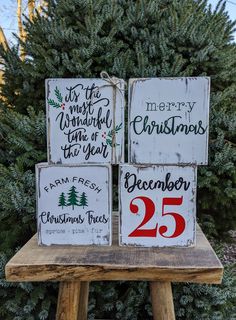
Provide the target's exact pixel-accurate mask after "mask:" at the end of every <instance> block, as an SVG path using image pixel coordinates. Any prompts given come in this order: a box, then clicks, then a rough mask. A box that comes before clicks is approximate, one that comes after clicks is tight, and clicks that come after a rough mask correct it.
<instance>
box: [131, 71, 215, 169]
mask: <svg viewBox="0 0 236 320" xmlns="http://www.w3.org/2000/svg"><path fill="white" fill-rule="evenodd" d="M209 91H210V78H207V77H198V78H149V79H131V80H130V81H129V160H130V162H131V163H134V164H135V163H136V164H142V163H152V164H157V163H158V164H197V165H204V164H207V161H208V131H209Z"/></svg>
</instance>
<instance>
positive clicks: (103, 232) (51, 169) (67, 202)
mask: <svg viewBox="0 0 236 320" xmlns="http://www.w3.org/2000/svg"><path fill="white" fill-rule="evenodd" d="M36 181H37V185H36V186H37V220H38V243H39V244H42V245H52V244H72V245H90V244H96V245H110V244H111V212H112V203H111V169H110V166H108V165H80V166H66V165H59V166H55V165H54V166H53V165H48V164H46V163H41V164H37V165H36Z"/></svg>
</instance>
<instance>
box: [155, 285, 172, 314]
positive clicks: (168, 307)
mask: <svg viewBox="0 0 236 320" xmlns="http://www.w3.org/2000/svg"><path fill="white" fill-rule="evenodd" d="M150 291H151V299H152V313H153V319H154V320H175V310H174V303H173V295H172V289H171V283H170V282H154V281H152V282H150Z"/></svg>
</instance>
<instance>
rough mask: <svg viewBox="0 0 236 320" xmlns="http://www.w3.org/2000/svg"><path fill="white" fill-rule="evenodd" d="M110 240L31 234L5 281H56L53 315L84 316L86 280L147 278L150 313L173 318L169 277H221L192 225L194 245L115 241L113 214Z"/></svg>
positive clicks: (162, 319) (62, 319)
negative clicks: (41, 239)
mask: <svg viewBox="0 0 236 320" xmlns="http://www.w3.org/2000/svg"><path fill="white" fill-rule="evenodd" d="M113 220H114V221H113V244H112V246H111V247H98V246H51V247H42V246H38V244H37V238H36V235H35V236H33V237H32V239H30V240H29V241H28V242H27V243H26V245H25V246H24V247H23V248H22V249H21V250H20V251H19V252H17V254H16V255H15V256H14V257H13V258H12V259H11V260H10V261H9V262H8V264H7V265H6V279H7V280H8V281H18V282H22V281H60V288H59V295H58V305H57V316H56V319H57V320H77V319H79V320H85V319H87V305H88V292H89V282H90V281H103V280H134V281H139V280H140V281H150V291H151V298H152V308H153V318H154V319H155V320H173V319H175V313H174V305H173V297H172V290H171V282H194V283H209V284H211V283H212V284H218V283H221V280H222V274H223V267H222V264H221V263H220V261H219V259H218V258H217V256H216V254H215V252H214V250H213V249H212V247H211V245H210V243H209V242H208V240H207V239H206V237H205V236H204V234H203V232H202V231H201V229H200V227H199V226H197V245H196V247H194V248H162V249H159V248H141V247H119V246H118V235H117V230H118V225H117V224H118V219H117V216H116V215H114V219H113Z"/></svg>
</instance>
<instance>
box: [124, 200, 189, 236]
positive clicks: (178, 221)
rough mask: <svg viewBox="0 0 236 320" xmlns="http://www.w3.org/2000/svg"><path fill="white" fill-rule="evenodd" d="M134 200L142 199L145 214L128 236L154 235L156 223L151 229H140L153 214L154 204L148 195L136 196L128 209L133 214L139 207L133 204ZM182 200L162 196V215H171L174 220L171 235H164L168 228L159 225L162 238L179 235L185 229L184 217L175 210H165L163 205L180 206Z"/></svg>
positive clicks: (156, 227)
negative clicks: (173, 229)
mask: <svg viewBox="0 0 236 320" xmlns="http://www.w3.org/2000/svg"><path fill="white" fill-rule="evenodd" d="M135 200H142V201H143V203H144V206H145V214H144V218H143V221H142V222H141V223H140V225H139V226H138V227H137V228H136V229H135V230H134V231H132V232H131V233H130V234H129V237H156V236H157V231H158V224H156V226H155V228H153V229H140V228H141V227H143V226H144V225H145V224H146V223H147V222H148V221H149V220H150V219H151V218H152V217H153V215H154V214H155V204H154V202H153V201H152V200H151V199H150V198H148V197H142V196H140V197H136V198H134V199H133V200H132V201H131V202H130V211H131V212H132V213H134V214H137V213H138V212H139V207H138V206H137V205H136V204H134V201H135ZM182 202H183V197H179V198H163V199H162V214H161V215H162V217H164V216H172V217H173V218H174V220H175V231H174V233H173V234H172V235H171V236H165V233H166V232H167V230H168V228H167V226H159V234H160V235H161V236H162V237H164V238H176V237H178V236H180V235H181V234H182V233H183V232H184V229H185V219H184V218H183V217H182V216H181V215H180V214H178V213H176V212H165V206H180V205H181V204H182Z"/></svg>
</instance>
